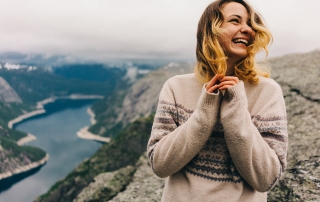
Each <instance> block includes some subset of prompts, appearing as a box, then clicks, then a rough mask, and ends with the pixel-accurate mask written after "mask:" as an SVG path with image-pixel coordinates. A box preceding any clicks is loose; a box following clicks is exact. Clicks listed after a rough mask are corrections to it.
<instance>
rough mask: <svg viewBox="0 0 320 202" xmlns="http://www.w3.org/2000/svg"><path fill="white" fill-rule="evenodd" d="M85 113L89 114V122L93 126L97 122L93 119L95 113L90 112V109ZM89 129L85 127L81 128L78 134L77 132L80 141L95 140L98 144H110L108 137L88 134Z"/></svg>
mask: <svg viewBox="0 0 320 202" xmlns="http://www.w3.org/2000/svg"><path fill="white" fill-rule="evenodd" d="M87 113H88V114H89V116H90V122H91V125H93V124H95V123H96V122H97V121H96V119H95V116H96V115H95V113H94V112H93V111H92V109H91V108H90V107H88V109H87ZM89 127H90V126H85V127H83V128H81V129H80V130H79V131H78V132H77V136H78V137H79V138H81V139H87V140H96V141H99V142H105V143H107V142H110V140H111V138H110V137H102V136H100V135H96V134H93V133H91V132H89V130H88V129H89Z"/></svg>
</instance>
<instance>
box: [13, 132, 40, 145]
mask: <svg viewBox="0 0 320 202" xmlns="http://www.w3.org/2000/svg"><path fill="white" fill-rule="evenodd" d="M36 139H37V137H36V136H34V135H32V134H31V133H28V134H27V136H26V137H23V138H21V139H19V140H18V141H17V145H19V146H22V145H24V144H26V143H27V142H31V141H33V140H36Z"/></svg>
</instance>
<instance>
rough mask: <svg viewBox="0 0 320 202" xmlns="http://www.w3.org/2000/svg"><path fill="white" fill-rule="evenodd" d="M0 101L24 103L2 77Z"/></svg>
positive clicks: (0, 81) (0, 79)
mask: <svg viewBox="0 0 320 202" xmlns="http://www.w3.org/2000/svg"><path fill="white" fill-rule="evenodd" d="M0 101H1V102H18V103H21V102H22V100H21V98H20V97H19V95H18V94H17V92H16V91H15V90H14V89H13V88H12V87H11V86H10V85H9V84H8V82H7V81H6V80H4V79H3V78H2V77H0Z"/></svg>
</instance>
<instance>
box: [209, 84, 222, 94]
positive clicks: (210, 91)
mask: <svg viewBox="0 0 320 202" xmlns="http://www.w3.org/2000/svg"><path fill="white" fill-rule="evenodd" d="M218 89H219V86H218V85H214V86H212V87H211V88H209V89H208V90H207V92H208V93H213V92H215V91H216V90H218Z"/></svg>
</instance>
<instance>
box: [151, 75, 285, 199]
mask: <svg viewBox="0 0 320 202" xmlns="http://www.w3.org/2000/svg"><path fill="white" fill-rule="evenodd" d="M259 79H260V82H259V83H258V84H251V83H248V82H243V81H240V82H239V83H238V84H236V85H235V86H232V87H230V88H228V89H227V90H226V91H225V92H221V91H218V92H217V93H208V92H207V91H206V89H205V85H202V84H200V82H198V80H197V79H196V77H195V75H194V74H186V75H178V76H174V77H172V78H170V79H169V80H167V81H166V83H165V84H164V86H163V88H162V90H161V93H160V96H159V103H158V108H157V112H156V115H155V118H154V123H153V126H152V132H151V136H150V139H149V142H148V158H149V162H150V165H151V167H152V169H153V171H154V173H155V174H156V175H158V176H159V177H163V178H164V177H166V182H165V187H164V191H163V195H162V200H161V201H165V202H168V201H173V202H179V201H183V202H186V201H199V202H206V201H219V202H220V201H228V202H229V201H259V202H260V201H267V191H268V190H270V189H271V188H272V187H273V186H274V185H275V183H276V182H277V181H278V179H279V178H280V177H281V175H282V173H283V172H284V171H285V168H286V154H287V144H288V135H287V120H286V109H285V104H284V99H283V94H282V91H281V88H280V86H279V85H278V84H277V83H276V82H275V81H274V80H272V79H269V78H262V77H261V78H259Z"/></svg>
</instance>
